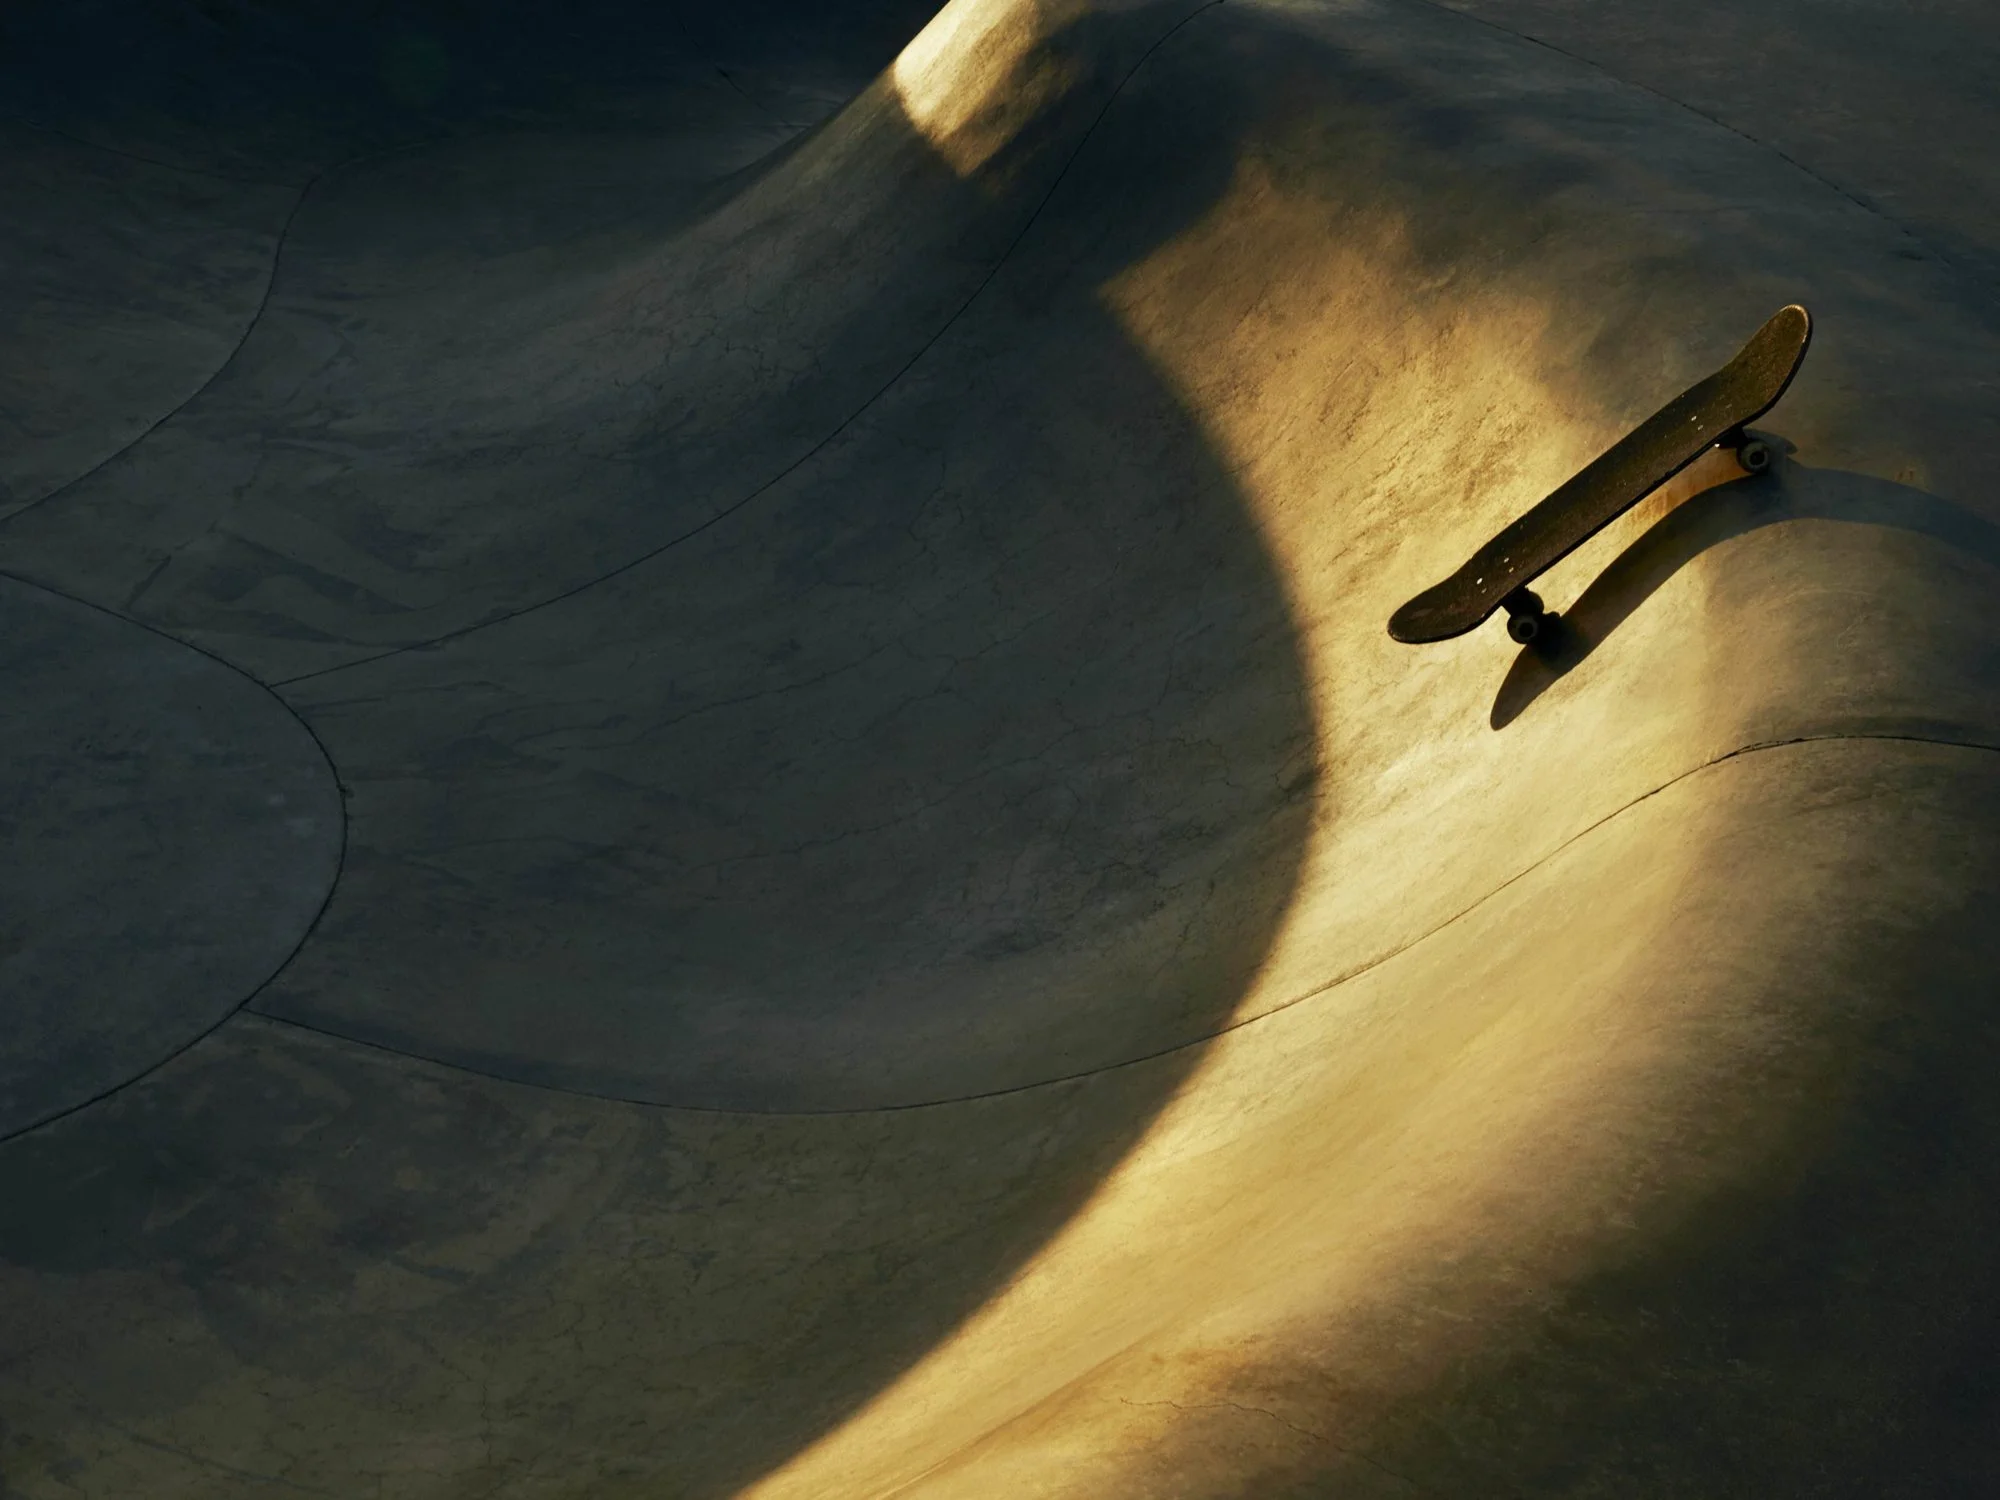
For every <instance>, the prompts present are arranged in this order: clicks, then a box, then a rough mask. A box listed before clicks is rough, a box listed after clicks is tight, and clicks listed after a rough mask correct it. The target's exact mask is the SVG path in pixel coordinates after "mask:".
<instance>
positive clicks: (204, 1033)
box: [0, 569, 349, 1146]
mask: <svg viewBox="0 0 2000 1500" xmlns="http://www.w3.org/2000/svg"><path fill="white" fill-rule="evenodd" d="M0 579H4V580H5V581H6V582H8V583H14V584H18V585H20V586H21V587H23V588H30V589H35V590H37V591H39V592H41V593H44V594H47V595H49V596H51V597H52V598H56V599H61V600H63V601H65V602H66V603H70V604H75V605H80V606H81V607H83V608H85V609H88V610H92V611H94V612H96V613H97V614H100V615H104V616H106V617H107V618H109V619H113V620H117V621H118V622H119V623H120V624H123V625H130V626H135V627H137V628H138V629H140V630H143V631H145V632H146V633H147V634H148V635H154V636H158V637H159V638H160V639H161V640H163V641H166V642H168V643H170V644H171V645H174V646H177V647H179V648H180V649H182V650H185V651H192V652H194V653H195V655H197V656H201V657H205V658H207V659H208V660H209V661H211V662H214V663H215V664H216V665H217V666H219V667H221V668H222V669H223V670H224V671H226V672H228V673H230V674H231V675H232V676H235V677H239V678H241V679H242V680H243V681H245V682H247V683H249V684H250V685H251V686H252V687H254V688H255V689H256V690H257V691H258V692H259V693H261V694H263V695H264V696H265V697H266V698H268V699H270V700H271V701H272V702H273V703H275V704H276V705H277V706H278V708H279V709H280V710H281V711H282V712H283V713H284V714H285V715H286V716H287V717H288V718H290V719H291V720H292V722H293V723H295V724H297V725H298V726H299V728H300V729H302V730H303V731H305V735H306V738H307V739H308V740H310V741H311V742H312V744H313V747H314V749H316V750H317V751H318V752H319V756H320V759H321V761H322V762H323V763H324V764H325V766H326V771H327V775H328V776H329V777H331V778H332V780H333V786H334V802H335V804H336V806H337V808H338V810H339V817H340V837H339V840H338V843H337V845H336V847H335V849H334V855H333V869H332V871H331V873H330V874H329V875H328V877H327V882H326V894H325V895H323V896H322V897H320V902H319V906H318V908H317V909H316V910H315V911H314V912H313V914H312V917H311V919H310V920H309V921H307V922H306V924H305V926H304V927H303V928H302V929H301V930H300V932H299V936H298V940H297V941H296V942H294V943H293V944H292V945H291V947H290V948H289V949H288V950H287V951H286V952H285V954H284V955H283V957H281V958H280V959H279V960H278V961H277V963H276V964H274V965H273V966H272V968H271V972H270V973H268V974H266V975H265V976H264V977H263V978H262V979H260V980H258V981H257V982H256V983H255V984H253V985H251V986H250V988H249V989H248V990H246V991H245V992H244V994H243V996H242V998H241V999H239V1000H237V1001H236V1002H235V1003H234V1004H233V1005H231V1006H229V1007H228V1008H227V1009H226V1010H224V1011H223V1012H222V1014H221V1015H219V1016H217V1017H216V1018H215V1020H214V1021H213V1022H211V1023H210V1024H209V1025H207V1026H204V1027H202V1028H201V1029H200V1030H199V1031H197V1032H196V1033H195V1034H194V1035H193V1036H191V1037H189V1038H188V1039H187V1040H186V1041H184V1042H182V1043H181V1044H180V1045H179V1046H177V1047H175V1048H173V1049H172V1050H171V1051H169V1052H167V1053H166V1054H165V1055H164V1056H161V1057H158V1058H155V1059H154V1060H153V1061H152V1062H151V1063H149V1064H147V1066H146V1067H144V1068H143V1069H141V1070H140V1071H139V1072H137V1073H135V1074H133V1075H132V1076H131V1077H130V1078H127V1079H125V1080H123V1081H122V1082H119V1083H114V1084H110V1085H107V1086H106V1087H104V1088H102V1089H99V1090H98V1091H97V1092H96V1093H95V1094H92V1095H91V1096H90V1097H89V1098H87V1099H83V1100H80V1101H78V1102H77V1103H75V1104H70V1105H66V1106H64V1107H63V1108H62V1109H59V1110H56V1111H55V1112H54V1113H52V1114H49V1115H45V1116H43V1117H42V1118H41V1119H39V1120H32V1121H30V1122H29V1123H28V1124H26V1125H21V1126H17V1127H16V1128H15V1129H13V1130H10V1131H6V1132H5V1133H0V1146H4V1145H6V1143H7V1142H9V1141H12V1140H16V1139H18V1138H20V1137H21V1136H24V1135H27V1134H28V1133H30V1132H31V1131H36V1130H40V1129H41V1128H42V1127H43V1126H45V1125H53V1124H55V1123H56V1122H57V1121H58V1120H63V1119H67V1118H68V1117H69V1116H71V1115H73V1114H76V1113H77V1112H78V1111H80V1110H84V1109H88V1108H89V1107H90V1106H91V1105H93V1104H98V1103H101V1102H102V1101H103V1100H106V1099H109V1098H110V1097H111V1096H112V1095H114V1094H118V1093H122V1092H123V1091H124V1090H126V1089H128V1088H130V1087H132V1085H134V1084H136V1083H139V1082H141V1081H142V1080H144V1079H146V1078H148V1077H150V1076H151V1075H152V1074H154V1073H156V1072H158V1071H159V1070H160V1069H161V1068H164V1067H165V1066H167V1064H169V1063H171V1062H173V1061H174V1060H175V1059H176V1058H178V1057H180V1056H181V1055H182V1054H183V1053H185V1052H188V1051H190V1050H192V1049H193V1048H194V1047H196V1046H198V1045H199V1044H200V1043H202V1042H204V1041H206V1040H207V1039H208V1038H209V1037H211V1036H213V1035H214V1034H215V1033H216V1032H217V1031H219V1030H221V1029H222V1028H223V1027H224V1026H226V1025H228V1024H229V1022H231V1021H232V1020H234V1019H235V1018H236V1017H237V1016H238V1015H240V1014H241V1013H242V1012H243V1010H244V1009H245V1008H246V1007H247V1006H248V1005H249V1004H250V1002H251V1001H253V1000H255V999H256V998H257V996H258V995H260V994H262V993H263V992H264V990H265V989H267V988H268V987H269V986H270V984H271V982H272V981H273V980H274V979H276V978H277V977H278V976H279V975H280V974H282V973H284V972H285V970H286V969H287V968H289V967H291V962H292V960H293V959H295V958H297V957H298V956H299V953H300V951H301V950H302V949H304V947H305V945H306V944H307V943H308V942H309V941H311V939H312V935H313V934H314V933H315V932H317V931H318V930H319V925H320V923H321V922H322V921H324V920H325V919H326V914H327V912H328V910H329V909H330V908H331V907H332V906H333V896H334V892H336V891H337V890H339V889H340V879H341V876H342V875H343V874H344V873H345V872H346V869H347V850H348V840H349V826H348V817H347V783H346V782H345V781H343V780H342V779H341V775H340V767H339V766H338V765H336V764H335V763H334V759H333V753H332V751H330V750H329V749H328V748H327V745H326V741H325V740H323V739H321V738H320V736H319V732H318V731H317V730H316V729H314V728H313V726H312V724H311V723H310V722H309V721H308V720H307V719H306V717H305V716H304V715H303V714H301V713H300V712H299V711H298V710H297V709H296V708H294V707H293V706H292V705H291V704H289V703H287V702H286V701H285V699H284V698H283V696H282V695H280V694H278V693H274V692H272V691H271V689H270V688H269V687H267V686H266V685H265V684H264V683H262V682H260V681H258V680H257V678H256V677H254V676H252V675H251V674H250V673H248V672H246V671H244V670H243V669H242V668H241V667H239V666H237V665H236V664H235V663H234V662H232V661H229V660H228V659H227V658H225V657H221V656H218V655H216V654H215V653H214V652H213V651H208V650H205V649H203V648H202V647H200V646H197V645H194V644H192V643H191V642H188V641H184V640H181V639H180V638H179V637H178V636H174V635H171V634H169V633H168V632H166V631H164V630H160V629H157V628H155V627H154V626H151V625H148V624H147V623H146V622H145V621H143V620H134V619H131V618H129V617H128V616H126V615H123V614H120V613H119V612H118V611H117V610H114V609H106V608H105V607H104V606H103V605H101V604H95V603H93V602H91V601H90V600H88V599H79V598H77V597H75V596H74V595H72V594H66V593H64V592H62V591H61V590H60V589H52V588H50V587H49V586H48V585H47V584H44V583H37V582H36V581H35V580H34V579H32V578H22V577H19V576H17V575H15V574H13V573H9V572H7V571H5V570H4V569H0Z"/></svg>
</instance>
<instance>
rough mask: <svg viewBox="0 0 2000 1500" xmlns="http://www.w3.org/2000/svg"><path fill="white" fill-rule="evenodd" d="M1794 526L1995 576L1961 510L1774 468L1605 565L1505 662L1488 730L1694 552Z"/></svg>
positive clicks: (1828, 475) (1977, 532)
mask: <svg viewBox="0 0 2000 1500" xmlns="http://www.w3.org/2000/svg"><path fill="white" fill-rule="evenodd" d="M1783 446H1784V447H1785V448H1787V449H1789V448H1790V446H1791V445H1789V444H1784V445H1783ZM1802 520H1818V521H1841V522H1847V523H1851V524H1853V525H1859V526H1879V527H1887V528H1891V529H1894V530H1898V531H1906V532H1910V533H1913V534H1915V535H1918V536H1927V537H1930V538H1933V539H1934V540H1936V541H1940V542H1943V543H1945V544H1946V545H1947V546H1949V547H1952V548H1954V549H1956V550H1958V551H1961V552H1964V553H1966V554H1968V555H1969V556H1972V557H1976V558H1978V559H1979V560H1980V561H1982V562H1984V563H1987V564H1990V565H1992V566H1995V567H2000V527H1995V526H1994V525H1993V524H1992V523H1991V522H1988V521H1985V520H1983V519H1981V518H1980V517H1979V516H1977V515H1975V514H1973V513H1972V512H1971V511H1970V510H1968V509H1966V508H1965V507H1964V506H1961V505H1957V504H1954V503H1953V502H1952V501H1950V500H1946V499H1944V498H1943V497H1942V496H1938V495H1933V494H1930V493H1928V492H1926V491H1924V490H1919V489H1913V488H1911V487H1910V486H1908V485H1902V484H1897V483H1895V482H1893V481H1891V480H1886V479H1878V478H1875V477H1874V476H1872V475H1867V474H1856V473H1852V472H1848V471H1845V470H1839V469H1815V468H1811V467H1809V466H1806V465H1803V464H1800V463H1798V462H1797V461H1796V460H1793V459H1789V458H1788V459H1785V460H1781V461H1780V464H1779V466H1778V467H1776V468H1774V469H1773V470H1772V471H1771V472H1769V473H1767V474H1764V475H1759V476H1753V477H1745V478H1736V479H1730V480H1726V481H1724V482H1721V483H1717V484H1714V485H1713V487H1711V488H1708V489H1704V490H1701V491H1700V492H1698V493H1696V494H1694V495H1692V496H1690V497H1689V498H1688V499H1686V500H1683V501H1682V502H1681V503H1680V504H1679V505H1677V506H1675V507H1674V508H1673V509H1672V510H1670V511H1668V512H1667V514H1666V515H1665V516H1663V517H1662V518H1661V519H1660V520H1658V521H1657V522H1655V523H1654V524H1653V525H1652V527H1651V528H1650V529H1648V530H1647V531H1646V532H1645V533H1644V534H1643V535H1641V536H1640V537H1639V538H1638V540H1636V541H1634V542H1633V543H1632V544H1631V546H1629V547H1627V548H1626V549H1625V550H1624V551H1623V552H1621V553H1620V554H1619V555H1618V556H1617V557H1616V558H1615V559H1613V560H1612V562H1611V563H1610V564H1609V565H1608V566H1607V567H1606V568H1605V569H1604V571H1603V572H1602V573H1600V574H1599V575H1598V576H1597V577H1596V578H1594V579H1592V580H1591V582H1590V584H1589V586H1588V587H1587V588H1585V589H1584V591H1583V593H1581V594H1580V595H1578V596H1577V600H1576V602H1575V603H1574V604H1572V605H1571V606H1570V607H1569V608H1568V609H1566V610H1564V611H1563V612H1562V615H1561V617H1560V619H1559V621H1558V628H1557V630H1556V631H1555V633H1554V636H1553V639H1552V640H1551V641H1550V642H1549V643H1548V644H1547V645H1545V646H1544V645H1537V646H1535V647H1524V648H1523V649H1522V650H1521V652H1520V653H1519V654H1518V655H1517V656H1516V657H1515V658H1514V661H1513V664H1512V666H1510V667H1509V668H1508V671H1507V676H1506V678H1505V680H1503V681H1502V683H1501V684H1500V691H1499V692H1498V693H1497V694H1496V695H1495V697H1494V700H1493V712H1492V716H1491V720H1490V722H1491V723H1492V726H1493V728H1495V729H1496V730H1497V729H1505V728H1506V727H1507V726H1508V725H1509V724H1511V723H1513V722H1514V720H1516V719H1518V718H1519V717H1520V716H1521V715H1522V714H1523V713H1525V712H1527V710H1528V709H1529V708H1530V707H1531V706H1532V705H1533V704H1534V702H1535V700H1536V699H1537V698H1539V697H1540V696H1541V695H1542V694H1543V693H1544V692H1546V691H1547V690H1548V689H1549V687H1550V686H1551V685H1552V684H1554V683H1555V682H1556V681H1557V680H1558V679H1559V678H1561V677H1563V676H1564V675H1565V674H1567V673H1569V672H1571V671H1573V670H1574V669H1575V668H1576V667H1577V666H1578V665H1580V664H1581V663H1582V662H1583V661H1584V660H1585V659H1587V658H1588V657H1589V656H1590V654H1591V653H1592V652H1593V651H1595V650H1596V649H1597V648H1598V647H1599V646H1601V645H1602V644H1603V643H1604V642H1605V641H1606V640H1608V639H1609V638H1610V637H1611V635H1612V633H1613V632H1614V631H1616V630H1617V629H1618V627H1619V626H1620V625H1621V624H1623V623H1624V621H1625V620H1626V619H1628V618H1629V617H1630V616H1631V614H1632V613H1633V611H1634V610H1636V609H1638V608H1639V607H1640V606H1641V605H1642V604H1644V603H1645V601H1646V600H1647V599H1648V598H1649V597H1651V596H1652V594H1653V593H1654V592H1656V591H1657V590H1658V589H1659V588H1660V586H1661V585H1663V584H1664V583H1665V582H1666V581H1667V580H1668V579H1669V578H1671V577H1673V576H1674V574H1675V573H1677V572H1679V571H1680V570H1681V569H1682V568H1684V567H1686V566H1687V564H1688V563H1690V562H1692V561H1693V560H1694V559H1695V558H1696V557H1698V556H1700V555H1701V554H1702V553H1703V552H1706V551H1707V550H1708V549H1709V548H1711V547H1715V546H1719V545H1720V544H1721V543H1723V542H1726V541H1729V540H1731V539H1732V538H1735V537H1739V536H1744V535H1747V534H1748V533H1750V532H1752V531H1757V530H1760V529H1761V528H1763V527H1766V526H1776V525H1780V524H1782V523H1784V522H1787V521H1802Z"/></svg>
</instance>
